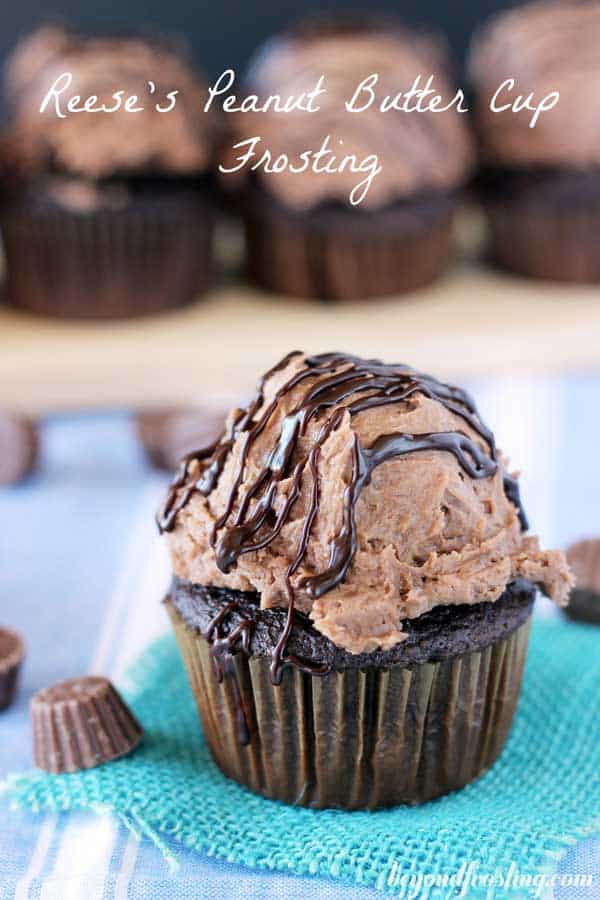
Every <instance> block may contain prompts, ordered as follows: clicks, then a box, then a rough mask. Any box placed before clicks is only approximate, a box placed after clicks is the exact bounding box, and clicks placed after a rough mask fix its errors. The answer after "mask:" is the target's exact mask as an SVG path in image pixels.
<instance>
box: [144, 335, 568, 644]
mask: <svg viewBox="0 0 600 900" xmlns="http://www.w3.org/2000/svg"><path fill="white" fill-rule="evenodd" d="M505 466H506V462H505V460H504V459H503V458H502V455H501V454H500V453H499V452H498V451H497V449H496V447H495V443H494V438H493V436H492V434H491V433H490V432H489V430H488V429H487V428H486V427H485V425H484V424H483V423H482V421H481V419H480V417H479V415H478V413H477V411H476V409H475V407H474V405H473V402H472V400H471V399H470V397H469V396H468V394H467V393H466V392H464V391H461V390H460V389H458V388H454V387H452V386H449V385H445V384H442V383H441V382H438V381H436V380H435V379H434V378H431V377H430V376H425V375H421V374H419V373H416V372H414V371H413V370H412V369H410V368H408V367H406V366H401V365H397V366H396V365H385V364H383V363H379V362H377V361H373V360H360V359H356V358H353V357H348V356H345V355H343V354H325V355H321V356H317V357H307V356H305V355H304V354H302V353H292V354H290V355H289V356H288V357H286V358H285V359H284V360H283V361H282V362H281V363H279V365H277V366H276V367H274V368H273V369H272V370H270V372H268V373H267V374H266V375H265V376H264V378H263V379H262V380H261V382H260V383H259V387H258V391H257V394H256V396H255V398H254V400H253V401H252V402H251V403H250V405H249V407H248V408H247V409H246V410H234V411H232V413H231V414H230V416H229V419H228V422H227V425H226V430H225V433H224V435H223V437H222V438H221V439H220V441H219V442H217V444H216V445H214V447H213V448H212V449H209V450H207V451H205V452H199V453H197V454H190V455H189V456H188V457H186V459H185V460H184V462H183V463H182V468H181V470H180V473H179V475H178V477H177V478H176V480H175V481H174V483H173V486H172V488H171V490H170V492H169V495H168V497H167V500H166V502H165V505H164V507H163V509H162V510H161V512H160V513H159V525H160V527H161V530H163V531H164V532H165V533H166V536H167V542H168V547H169V551H170V555H171V560H172V565H173V569H174V572H175V575H177V576H178V577H180V578H182V579H185V580H187V581H190V582H192V583H196V584H201V585H210V586H215V587H219V586H221V587H228V588H234V589H239V590H243V591H255V592H258V593H259V594H260V603H261V606H262V607H263V608H271V607H284V608H285V607H287V608H288V610H290V609H292V608H296V609H298V610H300V611H301V612H303V613H305V614H306V615H308V616H309V617H310V619H311V621H312V623H313V624H314V626H315V627H316V628H317V629H318V630H319V631H320V632H321V633H323V634H324V635H326V637H328V638H329V639H330V640H331V641H332V642H333V643H334V644H336V645H337V646H339V647H342V648H344V649H346V650H349V651H350V652H352V653H360V652H364V651H369V650H374V649H376V648H379V647H381V648H383V649H387V648H390V647H392V646H394V645H395V644H397V643H398V642H399V641H401V640H402V639H403V636H404V635H403V632H402V625H401V623H402V620H403V619H407V618H411V619H412V618H416V617H418V616H421V615H422V614H424V613H426V612H427V611H429V610H431V609H432V608H433V607H436V606H440V605H452V604H464V603H479V602H482V601H489V602H493V601H495V600H497V599H498V598H499V597H500V596H501V595H502V593H503V592H504V590H505V588H506V586H507V585H508V584H509V583H511V582H512V581H514V580H515V579H516V578H519V577H522V578H525V579H527V580H528V581H530V582H533V583H536V584H538V585H539V586H540V587H541V589H542V590H543V591H544V592H545V593H546V594H547V595H548V596H549V597H551V598H552V599H553V600H555V601H556V602H557V603H559V604H564V603H566V600H567V597H568V593H569V590H570V587H571V585H572V577H571V574H570V572H569V568H568V566H567V564H566V561H565V559H564V556H563V554H562V553H561V552H559V551H544V550H541V549H540V546H539V543H538V539H537V538H536V537H534V536H530V535H527V534H526V533H525V531H526V527H527V523H526V519H525V514H524V512H523V510H522V507H521V504H520V499H519V492H518V487H517V482H516V480H515V478H514V476H512V475H510V474H509V473H508V472H507V471H506V468H505Z"/></svg>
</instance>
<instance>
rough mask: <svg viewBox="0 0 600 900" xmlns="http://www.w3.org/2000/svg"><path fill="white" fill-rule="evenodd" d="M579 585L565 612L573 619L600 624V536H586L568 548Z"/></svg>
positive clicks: (569, 559) (568, 554)
mask: <svg viewBox="0 0 600 900" xmlns="http://www.w3.org/2000/svg"><path fill="white" fill-rule="evenodd" d="M567 561H568V563H569V565H570V566H571V569H572V570H573V573H574V575H575V578H576V582H577V587H575V588H574V589H573V591H572V592H571V596H570V598H569V605H568V606H567V608H566V610H565V612H566V613H567V615H568V616H569V618H571V619H575V620H576V621H579V622H588V623H589V624H590V625H600V538H586V539H585V540H582V541H577V542H576V543H575V544H571V546H570V547H568V548H567Z"/></svg>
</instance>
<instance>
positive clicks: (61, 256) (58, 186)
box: [1, 28, 219, 318]
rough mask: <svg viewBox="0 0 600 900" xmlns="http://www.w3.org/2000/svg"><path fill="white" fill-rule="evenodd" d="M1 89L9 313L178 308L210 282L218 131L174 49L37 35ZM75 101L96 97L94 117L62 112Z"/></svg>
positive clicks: (134, 40) (22, 48)
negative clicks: (5, 115) (5, 113)
mask: <svg viewBox="0 0 600 900" xmlns="http://www.w3.org/2000/svg"><path fill="white" fill-rule="evenodd" d="M69 75H70V76H71V80H70V83H69V82H68V76H69ZM53 86H55V92H54V93H53V94H51V96H50V99H49V100H48V102H47V104H46V106H45V109H44V112H43V113H40V106H41V104H42V103H43V101H44V99H45V98H47V97H48V92H49V91H50V90H51V88H52V87H53ZM115 92H117V93H115ZM5 94H6V101H7V104H8V107H9V110H10V121H9V124H8V127H7V129H6V133H5V135H4V141H3V175H4V182H5V193H6V197H5V200H4V202H3V204H2V208H1V224H2V231H3V237H4V243H5V248H6V260H7V288H6V294H7V298H8V301H9V302H10V303H11V304H12V305H14V306H16V307H19V308H21V309H26V310H29V311H31V312H36V313H42V314H45V315H52V316H60V317H68V318H117V317H123V316H133V315H142V314H149V313H156V312H160V311H162V310H168V309H173V308H177V307H180V306H182V305H184V304H186V303H189V302H190V301H191V300H193V299H194V298H195V297H196V296H197V295H198V294H199V293H201V292H202V291H203V290H204V289H205V288H206V287H207V285H208V284H209V282H210V278H211V267H212V233H213V220H214V208H213V207H214V199H213V189H212V187H211V175H210V172H211V169H212V166H213V162H214V159H213V156H214V147H215V142H216V140H217V135H218V127H219V126H218V120H217V119H216V117H215V115H214V114H204V113H203V110H202V107H203V102H204V90H203V85H202V83H201V82H200V81H198V80H197V79H196V77H195V75H194V74H193V73H192V71H191V69H190V68H189V67H188V65H187V63H186V62H185V60H184V59H183V57H182V56H181V54H180V53H179V52H178V51H176V50H175V49H174V47H172V46H171V45H168V44H167V43H161V42H159V41H151V40H146V39H143V38H141V37H133V36H132V37H117V36H111V37H108V36H107V37H100V36H98V37H94V36H82V35H78V34H74V33H72V32H70V31H68V30H67V29H63V28H41V29H39V30H38V31H36V32H34V33H33V34H32V35H31V36H29V37H28V38H26V39H25V40H24V41H23V42H22V43H21V44H19V45H18V46H17V48H16V50H15V51H14V53H13V56H12V58H11V59H10V60H9V63H8V67H7V71H6V78H5ZM74 95H78V96H79V98H80V101H79V106H80V107H81V106H83V104H84V102H86V101H87V100H88V99H89V98H90V97H91V98H92V100H93V98H96V99H95V100H93V104H92V106H93V109H94V111H85V110H80V111H77V112H72V111H70V109H69V108H68V106H67V103H68V101H69V99H70V98H71V97H72V96H74ZM132 97H135V98H137V99H136V100H134V101H132V100H131V98H132ZM173 102H174V106H173V108H171V105H172V103H173ZM128 103H129V110H130V111H128V110H127V109H126V104H128ZM100 107H104V108H103V109H101V108H100ZM133 109H136V110H137V111H132V110H133ZM160 110H168V111H163V112H161V111H160ZM59 113H60V114H59Z"/></svg>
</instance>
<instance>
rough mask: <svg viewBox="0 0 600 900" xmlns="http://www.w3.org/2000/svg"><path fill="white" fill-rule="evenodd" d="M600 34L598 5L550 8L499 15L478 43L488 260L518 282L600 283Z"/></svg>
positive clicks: (473, 66) (473, 56)
mask: <svg viewBox="0 0 600 900" xmlns="http://www.w3.org/2000/svg"><path fill="white" fill-rule="evenodd" d="M599 29H600V5H599V4H598V3H596V2H569V3H564V2H561V0H553V2H535V3H531V4H529V5H526V6H523V7H519V8H517V9H513V10H510V11H507V12H503V13H500V14H499V15H497V16H496V17H495V18H493V19H492V20H491V21H490V22H489V23H488V24H487V25H486V26H484V27H483V29H482V30H481V31H480V32H479V33H478V34H477V35H476V37H475V39H474V41H473V45H472V48H471V53H470V60H469V70H470V80H471V83H472V87H473V91H474V95H475V98H476V117H475V120H476V124H477V130H478V134H479V138H480V142H481V151H482V159H483V174H482V179H481V195H482V199H483V203H484V206H485V209H486V211H487V215H488V219H489V224H490V232H491V252H492V255H493V258H494V260H495V261H496V262H497V263H499V264H500V265H502V266H504V267H505V268H507V269H510V270H512V271H514V272H517V273H519V274H521V275H527V276H530V277H532V278H544V279H551V280H555V281H571V282H597V281H600V257H599V256H598V252H597V246H596V244H597V233H598V228H599V227H600V178H599V175H598V172H599V165H600V136H599V135H600V129H599V127H598V126H599V124H600V104H599V100H598V97H599V96H600V91H599V89H600V64H599V63H598V55H597V41H596V37H597V35H598V31H599ZM507 79H512V80H513V82H514V84H513V85H512V86H511V85H506V84H505V82H506V80H507ZM502 85H504V87H502ZM500 88H501V91H500V93H498V91H499V89H500ZM556 92H558V94H559V95H560V96H559V98H557V97H556ZM530 93H531V95H532V97H531V98H530V100H529V105H530V106H531V107H534V109H533V110H532V109H531V108H527V107H523V99H524V98H527V97H528V95H529V94H530ZM520 95H522V99H521V108H520V109H519V111H518V112H515V111H514V109H513V108H511V105H512V104H513V102H514V101H516V100H517V99H518V98H519V96H520ZM494 97H495V100H494ZM492 103H493V105H494V106H495V107H496V108H498V107H508V108H505V109H503V110H502V111H497V112H494V111H493V110H492V109H491V105H492ZM540 104H542V105H543V107H544V108H543V110H542V111H540V112H539V113H538V112H537V111H536V108H539V106H540Z"/></svg>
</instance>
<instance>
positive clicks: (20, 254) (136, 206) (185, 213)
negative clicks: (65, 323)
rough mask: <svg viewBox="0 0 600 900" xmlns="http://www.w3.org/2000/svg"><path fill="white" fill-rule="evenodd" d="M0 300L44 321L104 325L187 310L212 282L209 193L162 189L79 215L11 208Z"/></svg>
mask: <svg viewBox="0 0 600 900" xmlns="http://www.w3.org/2000/svg"><path fill="white" fill-rule="evenodd" d="M1 219H2V231H3V238H4V245H5V255H6V267H7V273H6V297H7V300H8V302H9V303H10V304H11V305H12V306H15V307H17V308H19V309H23V310H26V311H28V312H33V313H39V314H41V315H45V316H52V317H59V318H73V319H110V318H125V317H131V316H140V315H149V314H154V313H158V312H162V311H166V310H169V309H176V308H179V307H181V306H184V305H186V304H188V303H190V302H192V301H193V300H194V299H195V298H196V297H197V296H198V295H199V294H201V293H202V292H203V291H205V290H206V288H207V287H208V286H209V284H210V281H211V279H212V236H213V220H214V209H213V204H212V201H211V199H210V197H209V195H208V193H207V192H206V191H203V190H200V189H198V190H196V189H194V188H190V190H189V191H185V190H183V189H182V188H178V189H177V190H174V191H173V192H171V191H169V189H168V188H158V189H157V191H156V193H155V194H152V193H151V192H145V193H144V194H143V195H142V196H138V195H137V194H132V195H131V197H130V198H129V199H128V201H127V204H126V205H125V206H124V207H122V208H121V207H119V208H116V209H111V208H98V209H95V210H86V211H82V212H78V211H75V210H71V209H68V208H62V207H61V206H59V205H58V204H57V203H43V202H36V201H35V200H32V198H31V197H30V196H28V195H23V196H21V197H16V198H13V199H12V200H11V201H10V202H7V203H6V204H5V206H4V208H3V210H2V217H1Z"/></svg>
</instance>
